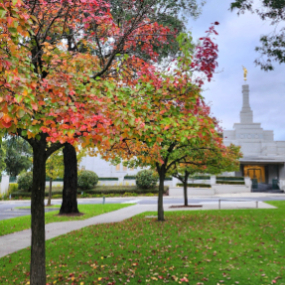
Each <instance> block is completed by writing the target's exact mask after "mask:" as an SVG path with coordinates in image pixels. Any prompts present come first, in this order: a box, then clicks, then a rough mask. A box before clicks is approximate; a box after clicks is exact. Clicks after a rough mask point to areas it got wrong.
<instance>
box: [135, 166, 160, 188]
mask: <svg viewBox="0 0 285 285" xmlns="http://www.w3.org/2000/svg"><path fill="white" fill-rule="evenodd" d="M157 181H158V176H157V175H156V174H155V173H154V172H153V171H151V170H142V171H139V172H138V173H137V175H136V185H137V186H138V187H140V188H142V189H150V188H153V187H154V186H155V185H156V183H157Z"/></svg>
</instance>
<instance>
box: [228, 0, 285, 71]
mask: <svg viewBox="0 0 285 285" xmlns="http://www.w3.org/2000/svg"><path fill="white" fill-rule="evenodd" d="M254 3H258V4H259V7H260V8H258V9H254V8H253V5H254ZM254 3H253V1H252V0H235V1H234V2H232V3H231V10H234V9H238V14H243V13H244V12H245V11H247V10H248V11H250V12H252V13H256V14H257V15H258V16H259V17H260V18H261V19H262V20H269V21H271V24H272V25H274V26H275V28H274V29H273V31H272V34H270V35H262V36H261V37H260V42H261V44H262V45H261V46H260V47H256V48H255V50H256V51H258V52H259V53H260V55H261V56H260V58H259V59H256V60H255V63H256V64H257V65H259V66H260V67H261V69H263V70H265V71H269V70H273V69H274V68H273V65H272V60H273V61H277V62H279V64H281V63H285V27H282V24H283V25H284V20H285V1H284V0H259V1H255V2H254ZM277 25H278V27H277ZM280 27H281V28H280ZM263 56H265V57H266V59H265V60H264V59H263Z"/></svg>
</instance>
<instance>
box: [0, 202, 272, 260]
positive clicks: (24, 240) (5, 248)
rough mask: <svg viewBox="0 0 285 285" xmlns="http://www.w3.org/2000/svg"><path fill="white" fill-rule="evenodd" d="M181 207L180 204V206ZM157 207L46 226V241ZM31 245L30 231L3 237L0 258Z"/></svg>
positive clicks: (241, 205) (231, 205)
mask: <svg viewBox="0 0 285 285" xmlns="http://www.w3.org/2000/svg"><path fill="white" fill-rule="evenodd" d="M180 205H181V204H180ZM170 206H171V205H164V210H165V211H176V210H213V209H219V207H221V209H245V208H246V209H253V208H256V202H254V201H250V202H244V201H235V202H233V201H227V200H226V199H225V200H222V201H221V204H220V205H219V203H217V202H215V203H213V202H211V203H202V208H174V209H173V208H170ZM258 208H262V209H269V208H275V207H273V206H271V205H269V204H266V203H263V202H258ZM156 210H157V205H134V206H130V207H126V208H123V209H120V210H117V211H113V212H110V213H106V214H103V215H99V216H95V217H92V218H89V219H86V220H82V221H69V222H58V223H51V224H47V225H46V240H49V239H52V238H55V237H57V236H60V235H63V234H66V233H69V232H71V231H75V230H79V229H81V228H84V227H87V226H91V225H96V224H103V223H114V222H121V221H123V220H125V219H128V218H131V217H133V216H135V215H137V214H140V213H143V212H147V211H156ZM30 245H31V230H30V229H29V230H24V231H21V232H16V233H13V234H9V235H5V236H1V237H0V258H1V257H3V256H5V255H8V254H11V253H13V252H16V251H18V250H20V249H23V248H26V247H28V246H30Z"/></svg>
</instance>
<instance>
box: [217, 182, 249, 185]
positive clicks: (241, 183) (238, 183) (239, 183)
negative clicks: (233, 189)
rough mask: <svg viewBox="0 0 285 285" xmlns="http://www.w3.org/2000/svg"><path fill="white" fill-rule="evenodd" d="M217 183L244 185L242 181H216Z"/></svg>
mask: <svg viewBox="0 0 285 285" xmlns="http://www.w3.org/2000/svg"><path fill="white" fill-rule="evenodd" d="M217 184H224V185H226V184H227V185H245V183H244V181H217Z"/></svg>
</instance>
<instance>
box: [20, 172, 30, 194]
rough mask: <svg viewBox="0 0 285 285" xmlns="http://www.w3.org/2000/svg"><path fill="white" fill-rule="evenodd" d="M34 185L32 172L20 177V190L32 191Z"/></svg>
mask: <svg viewBox="0 0 285 285" xmlns="http://www.w3.org/2000/svg"><path fill="white" fill-rule="evenodd" d="M32 185H33V173H32V172H24V173H22V174H20V175H19V177H18V188H19V190H23V191H28V192H30V191H32Z"/></svg>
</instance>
